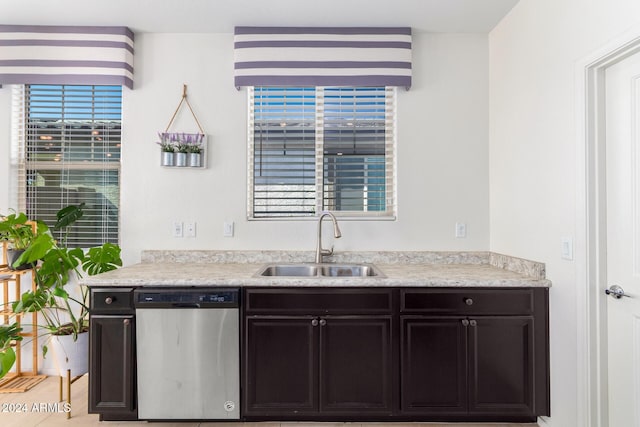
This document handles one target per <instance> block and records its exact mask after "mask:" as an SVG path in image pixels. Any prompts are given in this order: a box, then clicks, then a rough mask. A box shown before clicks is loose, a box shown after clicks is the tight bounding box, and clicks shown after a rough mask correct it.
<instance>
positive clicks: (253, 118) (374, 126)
mask: <svg viewBox="0 0 640 427" xmlns="http://www.w3.org/2000/svg"><path fill="white" fill-rule="evenodd" d="M395 92H396V90H395V89H394V88H391V87H386V88H385V87H253V88H250V89H249V135H248V139H249V150H248V152H249V177H248V182H249V189H248V194H249V202H248V216H249V218H256V219H257V218H274V217H299V216H313V215H315V214H316V213H317V212H320V211H323V210H330V211H333V212H336V213H338V214H340V215H342V216H355V217H394V216H395V209H396V204H395V200H396V197H395V180H394V164H395V159H394V158H395V155H394V154H395V140H396V138H395V126H394V125H395Z"/></svg>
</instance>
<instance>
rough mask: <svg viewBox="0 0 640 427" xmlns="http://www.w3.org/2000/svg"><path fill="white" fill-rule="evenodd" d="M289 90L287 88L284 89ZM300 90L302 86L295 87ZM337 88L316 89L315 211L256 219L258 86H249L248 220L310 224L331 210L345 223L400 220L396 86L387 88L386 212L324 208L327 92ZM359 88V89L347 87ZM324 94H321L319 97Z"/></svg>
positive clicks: (324, 87)
mask: <svg viewBox="0 0 640 427" xmlns="http://www.w3.org/2000/svg"><path fill="white" fill-rule="evenodd" d="M281 87H283V88H284V87H287V86H281ZM294 87H300V86H294ZM326 88H331V89H333V88H335V86H316V87H315V90H316V97H315V99H316V108H315V109H316V120H315V125H316V126H315V128H316V131H315V190H314V191H315V212H314V213H310V214H308V215H291V216H256V215H255V212H254V201H255V199H254V189H255V178H254V165H255V160H256V153H255V140H254V129H255V125H254V123H255V122H254V113H255V111H254V95H255V87H254V86H247V106H248V108H247V113H248V114H247V220H248V221H306V220H316V219H317V216H318V215H319V214H320V213H321V212H323V211H330V212H332V213H333V214H334V215H336V216H337V217H339V218H340V219H341V220H365V221H370V220H375V221H395V220H396V219H397V210H398V203H397V135H398V126H397V102H398V101H397V100H398V94H397V92H398V90H397V88H396V87H392V86H387V87H384V89H385V144H384V147H385V148H384V149H385V155H384V165H385V168H384V173H385V184H384V186H385V190H384V194H385V207H386V208H385V210H383V211H353V210H352V211H346V210H345V211H343V210H331V209H325V208H324V207H323V205H324V194H325V189H324V158H325V156H324V114H323V107H324V99H323V98H324V89H326ZM345 88H347V89H355V88H358V87H356V86H349V87H345ZM319 93H320V95H318V94H319Z"/></svg>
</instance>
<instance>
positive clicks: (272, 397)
mask: <svg viewBox="0 0 640 427" xmlns="http://www.w3.org/2000/svg"><path fill="white" fill-rule="evenodd" d="M317 322H318V320H317V318H315V317H310V316H291V317H289V316H248V317H245V343H244V363H243V364H244V387H243V393H244V414H245V415H248V416H252V415H261V416H266V417H268V416H274V415H284V416H291V415H298V414H301V415H304V414H312V413H317V411H318V392H317V390H318V375H317V372H318V369H317V367H318V344H317V343H318V325H317Z"/></svg>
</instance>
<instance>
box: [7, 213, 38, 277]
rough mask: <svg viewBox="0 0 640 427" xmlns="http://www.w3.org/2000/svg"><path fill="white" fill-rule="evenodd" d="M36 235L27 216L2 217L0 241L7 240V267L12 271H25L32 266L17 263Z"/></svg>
mask: <svg viewBox="0 0 640 427" xmlns="http://www.w3.org/2000/svg"><path fill="white" fill-rule="evenodd" d="M35 236H36V233H34V227H33V226H32V224H31V223H30V221H29V219H28V218H27V215H25V214H24V213H12V214H9V215H6V216H2V215H0V241H2V240H5V241H6V242H7V244H8V248H7V266H8V267H9V269H10V270H25V269H27V268H30V267H31V265H29V264H27V263H24V264H22V263H17V262H16V261H17V260H18V259H19V258H20V256H21V255H22V253H23V252H24V251H25V249H27V247H29V245H30V244H31V243H32V242H33V240H34V238H35Z"/></svg>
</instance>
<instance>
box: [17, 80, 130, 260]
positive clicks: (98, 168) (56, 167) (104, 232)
mask: <svg viewBox="0 0 640 427" xmlns="http://www.w3.org/2000/svg"><path fill="white" fill-rule="evenodd" d="M31 86H61V87H63V88H64V89H63V90H64V91H65V93H66V92H67V91H71V92H72V93H73V92H74V91H73V87H76V86H77V87H82V88H86V87H91V88H92V89H91V92H92V93H93V94H94V97H93V98H92V101H91V105H95V100H96V98H95V96H96V92H95V88H96V87H115V86H117V85H87V84H55V85H48V84H42V85H41V84H32V85H27V84H22V85H12V99H13V106H12V136H11V145H12V156H11V168H12V174H11V175H12V181H13V182H12V185H11V190H12V194H13V196H12V197H13V200H12V202H13V206H17V209H18V210H19V211H22V212H27V204H28V197H29V196H28V192H29V189H28V179H29V176H30V174H31V173H34V172H35V173H37V171H63V173H64V171H67V172H71V173H74V172H79V173H83V172H95V173H97V174H100V173H103V174H109V173H113V172H114V171H115V174H116V178H117V191H118V204H117V209H118V217H117V222H116V233H115V235H116V238H115V241H114V239H113V238H107V236H108V235H109V228H108V227H107V226H106V225H104V221H105V219H104V217H103V216H104V215H105V213H104V212H102V213H101V216H100V217H98V218H97V219H98V220H99V223H100V224H101V225H100V228H99V229H98V231H97V232H95V233H94V234H93V235H92V234H91V233H89V234H87V235H83V234H81V236H82V237H81V239H86V241H85V242H80V243H78V244H75V243H73V242H72V241H70V242H69V244H68V246H69V247H83V248H87V247H92V246H97V245H100V244H102V243H104V242H107V241H109V242H112V243H119V242H120V240H121V224H120V198H121V194H122V180H121V178H122V149H121V144H122V122H123V120H122V104H123V101H122V94H124V91H122V92H121V96H120V105H119V110H118V112H119V114H120V118H119V120H115V121H117V122H119V129H118V131H117V132H118V137H117V138H116V139H115V143H116V147H117V148H118V151H117V161H114V160H110V161H107V160H105V159H104V158H106V157H107V156H111V154H107V153H111V151H105V152H104V153H103V155H104V158H103V160H88V158H83V159H80V160H69V159H64V160H63V161H53V160H31V159H29V152H30V150H38V145H37V144H36V145H34V146H31V145H30V143H29V139H30V132H31V131H32V130H31V128H30V123H29V106H30V102H31V100H30V99H29V96H30V93H31V92H30V87H31ZM83 92H85V93H89V91H83ZM98 94H99V92H98ZM91 111H92V112H94V110H93V109H92V110H91ZM100 122H101V120H95V121H94V120H91V123H100ZM64 123H65V125H66V126H69V124H68V123H70V122H67V121H65V122H64ZM92 132H93V131H92ZM63 133H64V132H63ZM92 135H93V133H92ZM74 137H77V136H76V135H69V136H65V137H64V138H63V140H64V142H63V144H65V145H67V144H69V143H70V142H71V143H72V142H73V138H74ZM79 142H81V143H82V144H86V143H87V141H85V140H82V141H79ZM91 144H92V147H93V144H94V142H93V141H92V142H91ZM66 150H67V154H66V155H73V153H74V152H73V151H68V150H69V148H66ZM99 152H100V151H96V150H95V149H94V148H91V150H90V153H91V155H90V156H89V157H92V156H94V155H95V154H96V153H99ZM104 179H108V178H106V175H105V178H104ZM60 188H64V187H62V186H61V187H60ZM64 200H65V199H64V198H63V199H60V206H61V207H64V206H63V205H64V204H65V202H64ZM54 209H55V208H54ZM36 219H38V218H36ZM48 225H49V226H52V225H53V224H48ZM87 242H89V243H87Z"/></svg>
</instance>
